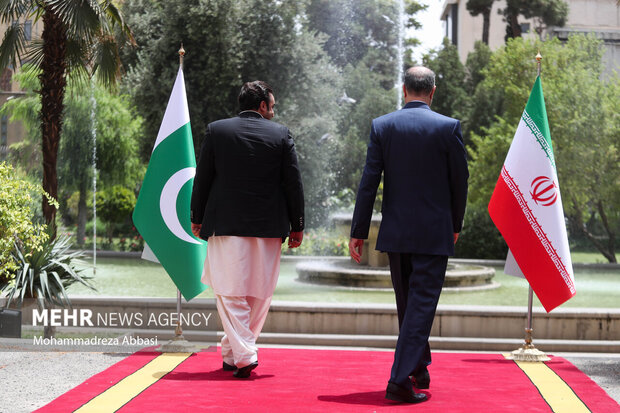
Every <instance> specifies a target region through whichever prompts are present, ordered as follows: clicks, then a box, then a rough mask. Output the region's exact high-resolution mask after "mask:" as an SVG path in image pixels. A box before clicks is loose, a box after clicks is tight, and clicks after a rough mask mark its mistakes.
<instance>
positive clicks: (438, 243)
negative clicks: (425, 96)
mask: <svg viewBox="0 0 620 413" xmlns="http://www.w3.org/2000/svg"><path fill="white" fill-rule="evenodd" d="M382 172H383V173H384V178H383V204H382V207H381V213H382V221H381V227H380V229H379V236H378V239H377V247H376V248H377V250H379V251H386V252H400V253H417V254H432V255H454V235H453V234H454V233H455V232H460V231H461V227H462V225H463V216H464V215H465V203H466V200H467V179H468V177H469V172H468V169H467V159H466V154H465V148H464V146H463V138H462V136H461V125H460V122H459V121H458V120H456V119H452V118H449V117H446V116H443V115H440V114H438V113H435V112H433V111H432V110H431V109H430V108H429V107H428V105H426V104H425V103H423V102H418V101H414V102H409V103H407V104H406V105H405V106H404V108H403V109H401V110H398V111H396V112H392V113H389V114H387V115H384V116H381V117H379V118H377V119H375V120H373V122H372V127H371V131H370V143H369V144H368V152H367V157H366V166H365V167H364V173H363V176H362V180H361V182H360V187H359V191H358V193H357V201H356V203H355V212H354V213H353V221H352V225H351V237H353V238H359V239H366V238H368V231H369V227H370V220H371V217H372V208H373V203H374V200H375V196H376V193H377V187H378V186H379V182H380V181H381V173H382Z"/></svg>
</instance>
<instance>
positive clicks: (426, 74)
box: [404, 66, 435, 96]
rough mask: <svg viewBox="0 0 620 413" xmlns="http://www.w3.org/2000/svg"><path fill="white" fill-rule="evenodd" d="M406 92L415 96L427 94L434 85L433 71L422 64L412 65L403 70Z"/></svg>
mask: <svg viewBox="0 0 620 413" xmlns="http://www.w3.org/2000/svg"><path fill="white" fill-rule="evenodd" d="M404 83H405V88H406V89H407V93H409V94H412V95H415V96H428V95H430V93H431V92H432V91H433V88H434V87H435V73H434V72H433V71H432V70H431V69H429V68H427V67H424V66H414V67H410V68H409V69H407V71H406V72H405V79H404Z"/></svg>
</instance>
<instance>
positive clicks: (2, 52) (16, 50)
mask: <svg viewBox="0 0 620 413" xmlns="http://www.w3.org/2000/svg"><path fill="white" fill-rule="evenodd" d="M26 47H27V43H26V37H25V36H24V27H23V26H22V25H21V24H19V23H13V24H11V25H9V27H7V29H6V32H4V37H3V38H2V44H0V68H5V67H8V66H9V65H12V66H13V67H14V68H15V67H17V66H18V62H19V63H20V64H21V61H22V57H23V56H24V54H25V52H26Z"/></svg>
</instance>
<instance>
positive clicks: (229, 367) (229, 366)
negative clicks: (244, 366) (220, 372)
mask: <svg viewBox="0 0 620 413" xmlns="http://www.w3.org/2000/svg"><path fill="white" fill-rule="evenodd" d="M222 369H224V371H235V370H237V366H234V365H232V364H228V363H226V362H225V361H223V362H222Z"/></svg>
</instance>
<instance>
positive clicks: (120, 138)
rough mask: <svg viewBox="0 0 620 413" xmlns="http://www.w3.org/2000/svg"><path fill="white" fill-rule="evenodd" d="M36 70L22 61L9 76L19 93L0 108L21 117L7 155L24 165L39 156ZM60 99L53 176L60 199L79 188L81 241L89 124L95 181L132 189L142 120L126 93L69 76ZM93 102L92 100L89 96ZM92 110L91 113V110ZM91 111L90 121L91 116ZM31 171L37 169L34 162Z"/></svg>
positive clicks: (88, 174) (87, 178)
mask: <svg viewBox="0 0 620 413" xmlns="http://www.w3.org/2000/svg"><path fill="white" fill-rule="evenodd" d="M38 74H39V71H38V70H37V69H35V68H33V67H31V66H29V65H25V66H24V67H23V69H22V71H21V72H20V73H18V74H17V75H16V76H15V77H16V80H17V81H18V82H19V84H20V87H21V88H22V89H23V90H25V91H26V94H25V96H23V97H20V98H17V99H11V100H10V101H8V102H7V103H6V104H5V105H4V106H3V107H2V108H0V113H2V114H10V115H11V119H12V120H19V121H21V122H22V123H23V124H24V126H25V129H26V137H25V139H24V141H22V142H20V143H18V144H15V145H11V148H10V149H11V153H15V155H12V156H11V158H12V159H13V161H14V162H15V163H16V164H17V165H20V166H21V167H22V168H24V169H26V170H29V169H28V168H29V167H30V166H31V161H30V159H31V158H32V157H34V158H35V159H37V158H40V154H41V149H40V147H39V144H38V143H39V142H40V134H41V131H40V129H39V128H38V121H37V114H38V113H40V110H41V102H40V99H39V96H38V95H37V93H36V92H35V91H34V90H35V89H36V88H37V87H38V81H37V77H38ZM67 91H68V94H67V97H66V99H65V112H64V127H63V131H62V141H61V142H60V149H59V154H58V178H59V179H58V180H59V186H60V191H59V192H60V193H61V194H63V196H61V199H62V200H63V203H65V202H66V201H65V200H66V198H68V197H69V196H70V195H71V194H72V193H73V192H74V191H78V193H79V201H78V208H77V217H74V218H77V224H78V225H77V240H78V244H79V245H83V243H84V237H85V228H86V220H87V202H86V198H87V194H88V191H89V189H90V183H91V182H92V152H93V127H94V130H95V133H96V135H97V163H96V167H97V169H98V171H99V181H100V183H101V184H102V185H103V186H110V185H114V184H121V185H125V186H126V187H128V188H132V189H134V188H135V185H136V182H137V181H138V179H139V174H140V164H139V160H138V157H137V142H138V137H139V136H140V133H141V125H142V120H141V118H140V117H139V116H136V115H135V114H134V113H133V111H132V109H131V108H130V105H129V102H128V99H127V97H125V96H118V95H115V94H112V93H110V92H109V91H108V89H107V88H105V87H103V86H101V85H97V84H94V85H93V86H92V89H90V90H89V89H88V88H85V87H84V86H83V85H80V84H79V83H78V82H76V81H74V80H70V81H69V84H68V87H67ZM92 99H94V100H95V103H94V104H93V100H92ZM93 111H94V113H93ZM93 114H94V116H95V118H94V119H95V124H94V125H93V120H92V115H93ZM36 171H38V172H35V174H36V175H38V174H40V171H41V170H40V165H38V168H37V169H36Z"/></svg>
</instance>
